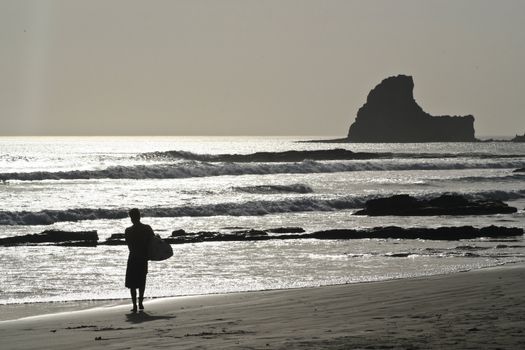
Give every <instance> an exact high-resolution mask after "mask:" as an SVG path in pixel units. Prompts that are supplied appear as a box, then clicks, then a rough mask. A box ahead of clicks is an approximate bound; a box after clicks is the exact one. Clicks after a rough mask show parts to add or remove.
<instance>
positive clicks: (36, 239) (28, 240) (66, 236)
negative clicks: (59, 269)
mask: <svg viewBox="0 0 525 350" xmlns="http://www.w3.org/2000/svg"><path fill="white" fill-rule="evenodd" d="M97 241H98V234H97V231H59V230H46V231H43V232H42V233H37V234H32V235H23V236H15V237H7V238H2V239H0V246H11V245H21V244H38V243H51V244H60V245H74V246H95V245H97Z"/></svg>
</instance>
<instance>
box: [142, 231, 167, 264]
mask: <svg viewBox="0 0 525 350" xmlns="http://www.w3.org/2000/svg"><path fill="white" fill-rule="evenodd" d="M172 256H173V249H172V248H171V245H170V244H169V243H167V242H165V241H164V240H162V238H160V236H159V235H155V236H153V238H152V239H151V242H150V243H149V247H148V260H152V261H162V260H166V259H168V258H170V257H172Z"/></svg>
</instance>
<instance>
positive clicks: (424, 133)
mask: <svg viewBox="0 0 525 350" xmlns="http://www.w3.org/2000/svg"><path fill="white" fill-rule="evenodd" d="M413 89H414V81H413V80H412V77H411V76H407V75H398V76H393V77H389V78H386V79H384V80H383V81H382V82H381V83H380V84H379V85H377V86H376V87H375V88H374V89H372V91H370V93H369V94H368V97H367V99H366V103H365V104H364V105H363V106H362V107H361V108H360V109H359V111H358V112H357V117H356V119H355V121H354V123H353V124H352V125H351V126H350V130H349V131H348V138H347V141H349V142H472V141H476V138H475V137H474V117H473V116H472V115H467V116H432V115H430V114H428V113H427V112H425V111H423V109H422V108H421V107H420V106H419V105H418V104H417V102H416V101H415V99H414V95H413Z"/></svg>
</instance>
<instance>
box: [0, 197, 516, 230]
mask: <svg viewBox="0 0 525 350" xmlns="http://www.w3.org/2000/svg"><path fill="white" fill-rule="evenodd" d="M440 194H442V193H427V194H424V195H420V196H416V197H418V198H426V199H428V198H433V197H436V196H439V195H440ZM463 195H465V196H466V197H468V198H472V199H494V200H502V201H506V200H513V199H519V198H525V190H517V191H510V192H506V191H498V190H494V191H484V192H476V193H469V194H463ZM378 197H379V196H378V195H365V196H356V197H350V196H346V197H340V198H334V199H323V198H315V197H310V198H298V199H286V200H277V201H268V200H263V201H247V202H242V203H219V204H208V205H200V206H180V207H172V208H144V209H142V210H141V212H142V213H143V215H144V216H147V217H182V216H190V217H202V216H218V215H227V216H262V215H268V214H278V213H294V212H311V211H316V212H326V211H336V210H348V209H358V208H362V207H364V204H365V203H366V201H368V200H370V199H374V198H378ZM381 197H383V196H381ZM127 216H128V211H127V209H100V208H98V209H90V208H79V209H65V210H42V211H37V212H30V211H0V225H51V224H53V223H55V222H64V221H81V220H98V219H124V218H127Z"/></svg>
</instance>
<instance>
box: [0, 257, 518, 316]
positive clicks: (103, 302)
mask: <svg viewBox="0 0 525 350" xmlns="http://www.w3.org/2000/svg"><path fill="white" fill-rule="evenodd" d="M520 267H523V268H524V269H525V260H522V261H517V262H508V263H501V264H499V265H493V266H484V267H479V268H475V269H467V270H458V271H453V272H444V273H439V274H435V275H421V276H413V277H401V278H396V277H394V278H390V279H384V280H377V281H360V282H347V283H340V284H327V285H320V286H307V287H296V288H282V289H261V290H246V291H237V292H226V293H221V292H218V293H209V294H188V295H173V296H160V297H147V291H146V298H145V301H144V302H145V303H146V302H148V303H149V302H155V301H163V300H164V301H173V302H176V301H177V300H182V299H186V298H207V297H216V296H226V295H238V294H245V293H250V294H252V293H267V292H287V291H297V290H309V289H318V288H333V287H341V286H355V285H366V284H376V283H377V284H380V283H388V282H395V281H411V280H420V279H432V278H438V277H447V276H454V275H457V274H462V273H470V272H476V271H480V272H481V271H490V270H496V269H511V268H520ZM129 304H130V299H129V298H118V299H91V300H64V301H41V302H40V301H38V302H24V303H12V304H0V326H1V325H2V324H3V323H8V322H15V321H20V320H25V319H33V318H40V317H46V316H55V315H60V314H68V313H75V312H85V311H92V310H98V309H110V308H114V307H121V306H123V305H129ZM10 315H12V316H10Z"/></svg>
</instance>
